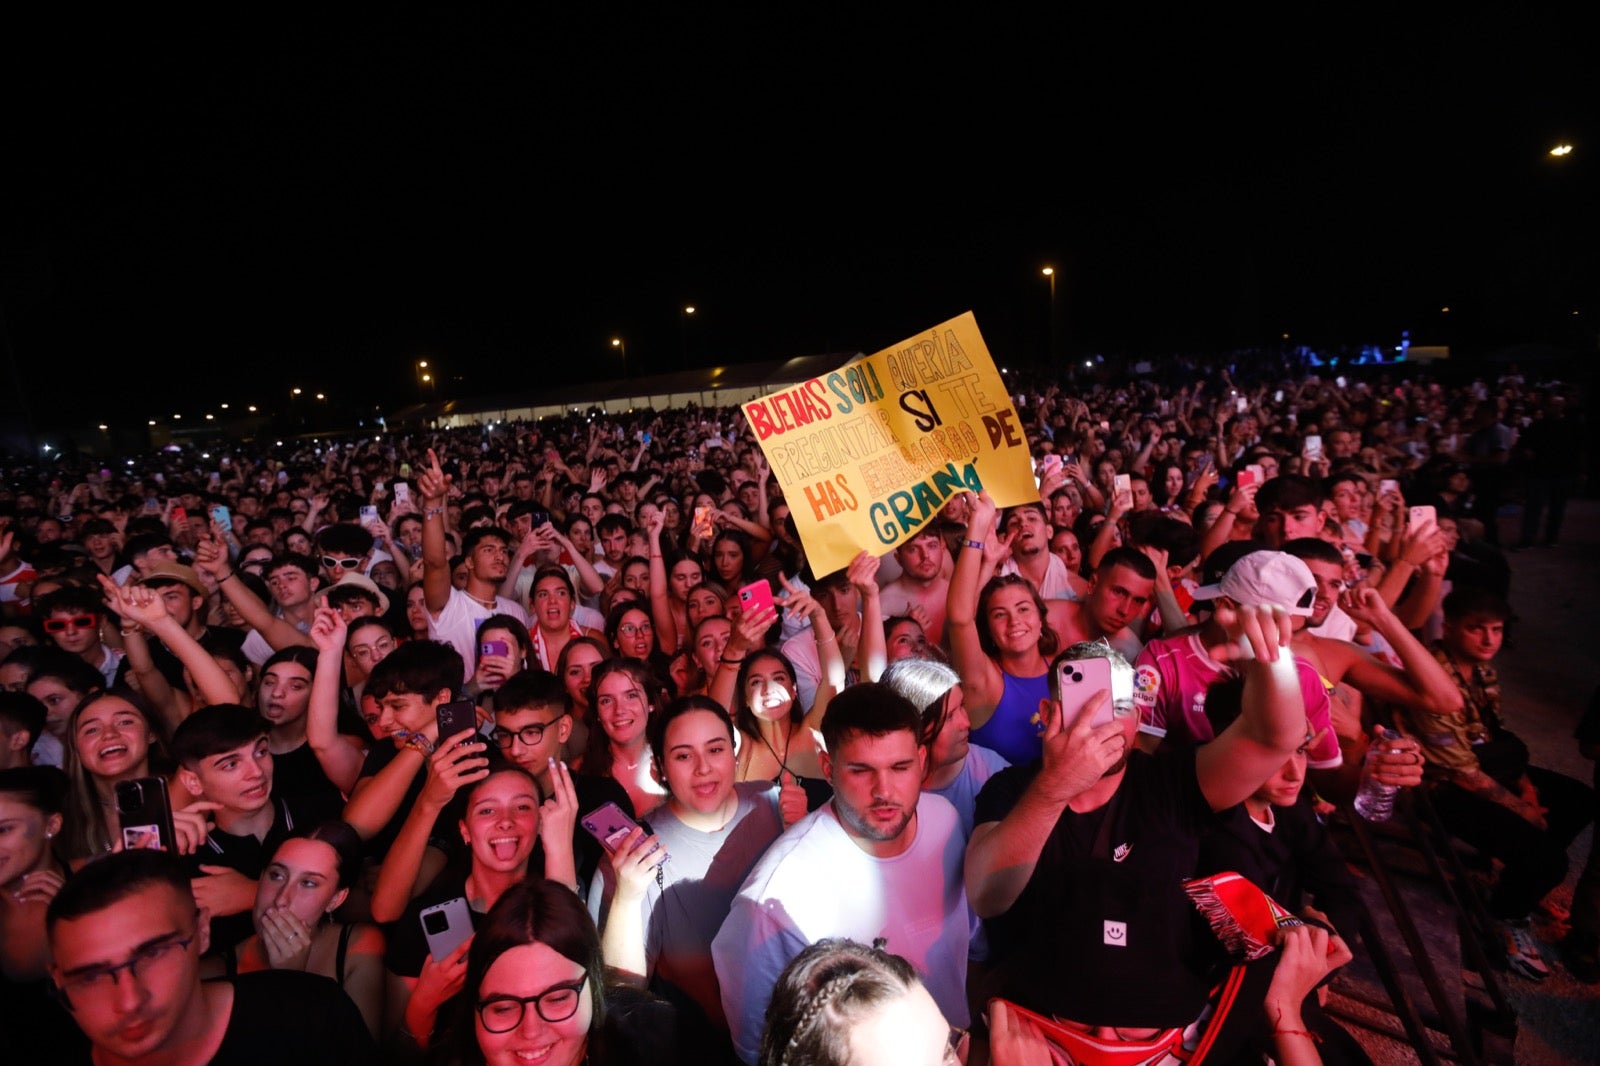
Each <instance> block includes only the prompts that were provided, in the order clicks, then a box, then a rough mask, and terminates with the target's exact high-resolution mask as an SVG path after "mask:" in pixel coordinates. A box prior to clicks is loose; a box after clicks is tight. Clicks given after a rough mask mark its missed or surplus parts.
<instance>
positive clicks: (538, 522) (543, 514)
mask: <svg viewBox="0 0 1600 1066" xmlns="http://www.w3.org/2000/svg"><path fill="white" fill-rule="evenodd" d="M549 521H550V512H549V511H546V510H545V509H544V508H543V507H540V508H538V509H536V510H533V511H529V512H528V523H529V528H531V529H538V528H540V527H541V526H543V525H544V524H545V523H546V522H549Z"/></svg>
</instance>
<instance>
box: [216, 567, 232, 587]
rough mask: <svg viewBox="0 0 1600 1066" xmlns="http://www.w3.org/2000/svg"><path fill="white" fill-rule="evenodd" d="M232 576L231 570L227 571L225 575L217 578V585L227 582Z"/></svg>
mask: <svg viewBox="0 0 1600 1066" xmlns="http://www.w3.org/2000/svg"><path fill="white" fill-rule="evenodd" d="M233 576H234V572H233V571H232V570H229V571H228V572H227V573H226V574H223V575H222V576H221V577H219V578H217V584H219V585H220V584H222V583H223V582H224V581H226V580H228V579H229V578H230V577H233Z"/></svg>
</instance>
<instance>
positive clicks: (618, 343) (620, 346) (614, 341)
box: [611, 337, 628, 380]
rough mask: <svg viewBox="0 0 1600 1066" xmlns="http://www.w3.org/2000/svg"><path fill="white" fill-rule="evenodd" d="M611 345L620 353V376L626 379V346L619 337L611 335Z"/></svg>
mask: <svg viewBox="0 0 1600 1066" xmlns="http://www.w3.org/2000/svg"><path fill="white" fill-rule="evenodd" d="M611 347H613V348H615V349H617V350H618V351H620V352H621V353H622V377H623V379H624V380H626V379H627V377H628V346H627V345H626V344H624V343H623V341H622V338H621V337H612V338H611Z"/></svg>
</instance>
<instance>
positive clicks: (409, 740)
mask: <svg viewBox="0 0 1600 1066" xmlns="http://www.w3.org/2000/svg"><path fill="white" fill-rule="evenodd" d="M406 747H408V748H410V749H411V750H412V751H418V752H421V753H422V754H424V755H432V754H433V743H432V742H431V741H430V740H428V738H427V737H425V736H423V735H422V734H421V733H412V734H411V735H410V736H409V737H406Z"/></svg>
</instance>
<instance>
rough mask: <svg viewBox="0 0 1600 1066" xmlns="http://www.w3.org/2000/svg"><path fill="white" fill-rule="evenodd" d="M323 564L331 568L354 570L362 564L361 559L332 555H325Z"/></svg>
mask: <svg viewBox="0 0 1600 1066" xmlns="http://www.w3.org/2000/svg"><path fill="white" fill-rule="evenodd" d="M322 565H323V566H326V567H327V568H328V569H329V570H333V569H344V570H354V569H355V568H356V567H358V566H360V565H361V560H360V559H335V558H334V557H333V556H331V555H324V556H323V557H322Z"/></svg>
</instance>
